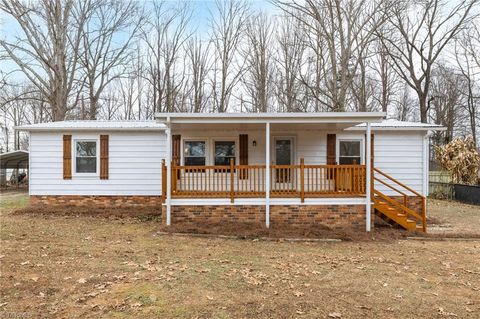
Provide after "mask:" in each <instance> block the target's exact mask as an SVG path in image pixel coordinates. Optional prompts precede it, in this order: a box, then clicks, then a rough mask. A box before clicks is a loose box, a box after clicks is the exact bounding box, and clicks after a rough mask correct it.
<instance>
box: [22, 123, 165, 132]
mask: <svg viewBox="0 0 480 319" xmlns="http://www.w3.org/2000/svg"><path fill="white" fill-rule="evenodd" d="M165 128H166V126H165V125H164V124H161V123H157V122H156V121H59V122H48V123H38V124H30V125H23V126H17V127H15V129H16V130H20V131H56V130H61V131H69V130H70V131H99V130H102V131H128V130H130V131H156V130H159V131H163V130H165Z"/></svg>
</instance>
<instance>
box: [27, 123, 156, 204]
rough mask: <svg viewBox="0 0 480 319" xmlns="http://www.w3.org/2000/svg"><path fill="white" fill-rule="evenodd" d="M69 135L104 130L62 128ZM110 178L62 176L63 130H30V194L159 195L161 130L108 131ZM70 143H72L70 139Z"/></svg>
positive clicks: (90, 135)
mask: <svg viewBox="0 0 480 319" xmlns="http://www.w3.org/2000/svg"><path fill="white" fill-rule="evenodd" d="M64 134H71V135H72V139H73V140H75V139H97V138H99V136H100V134H105V133H104V132H98V133H97V132H95V133H93V132H88V133H85V132H82V133H80V132H79V133H75V132H73V133H72V132H65V133H64ZM107 134H108V135H109V136H110V137H109V144H110V145H109V178H108V179H107V180H100V179H99V177H98V176H92V177H90V176H75V175H74V176H73V177H72V179H71V180H64V179H63V153H62V152H63V140H62V136H63V134H62V133H60V132H32V133H31V137H30V194H31V195H161V163H162V159H163V158H165V155H166V149H165V145H166V140H165V134H164V133H163V132H130V131H129V132H108V133H107ZM72 144H73V143H72Z"/></svg>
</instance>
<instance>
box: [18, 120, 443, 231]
mask: <svg viewBox="0 0 480 319" xmlns="http://www.w3.org/2000/svg"><path fill="white" fill-rule="evenodd" d="M17 129H19V130H24V131H28V132H30V158H29V161H30V163H29V167H30V176H29V177H30V178H29V183H30V185H29V186H30V196H31V199H32V201H36V202H41V203H46V204H50V205H65V204H71V205H83V204H95V205H114V206H123V205H125V206H127V205H128V206H132V205H142V206H145V205H148V206H151V207H152V209H157V210H158V211H159V213H161V214H162V216H164V221H165V223H166V224H167V225H170V224H172V223H176V222H185V223H196V222H202V221H207V222H222V221H229V222H238V221H240V222H253V223H255V222H258V223H262V224H264V225H265V226H266V227H269V226H271V225H272V226H273V227H274V226H275V225H283V226H285V225H286V224H288V225H293V226H302V225H307V224H308V225H312V224H313V225H315V224H319V225H323V226H327V227H330V228H334V229H339V228H341V229H358V230H360V229H366V230H367V231H369V230H370V229H371V227H372V225H373V218H374V217H378V218H382V219H383V220H385V221H387V222H389V223H392V224H396V225H399V226H401V227H403V228H405V229H408V230H419V231H426V207H425V196H426V195H427V192H428V171H429V169H428V163H429V158H428V153H429V152H428V150H429V139H428V136H429V132H431V131H432V130H439V129H441V127H439V126H437V125H432V124H423V123H412V122H400V121H396V120H385V113H381V112H355V113H350V112H344V113H254V114H242V113H224V114H212V113H208V114H206V113H196V114H193V113H158V114H156V118H155V120H154V121H63V122H53V123H41V124H33V125H26V126H21V127H17Z"/></svg>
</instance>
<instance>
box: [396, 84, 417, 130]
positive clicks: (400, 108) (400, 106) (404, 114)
mask: <svg viewBox="0 0 480 319" xmlns="http://www.w3.org/2000/svg"><path fill="white" fill-rule="evenodd" d="M410 90H411V89H410V87H409V86H408V85H407V84H404V87H403V90H402V91H401V92H400V94H399V97H398V100H396V101H395V103H394V105H395V118H396V119H398V120H400V121H412V120H414V114H413V113H414V111H415V106H414V105H415V100H414V99H413V98H412V96H411V95H410Z"/></svg>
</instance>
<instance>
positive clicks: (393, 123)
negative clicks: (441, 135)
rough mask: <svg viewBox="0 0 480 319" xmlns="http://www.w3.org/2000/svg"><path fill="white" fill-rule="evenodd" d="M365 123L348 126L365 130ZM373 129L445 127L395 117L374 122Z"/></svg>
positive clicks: (419, 129) (417, 129) (434, 128)
mask: <svg viewBox="0 0 480 319" xmlns="http://www.w3.org/2000/svg"><path fill="white" fill-rule="evenodd" d="M365 126H366V124H365V123H362V124H358V125H356V126H354V127H351V128H348V129H347V130H352V131H358V130H361V131H364V130H365ZM371 127H372V129H375V130H408V131H430V130H435V131H437V130H438V131H442V130H445V128H444V127H443V126H441V125H438V124H430V123H420V122H408V121H399V120H395V119H387V120H383V121H382V122H379V123H372V124H371Z"/></svg>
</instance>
